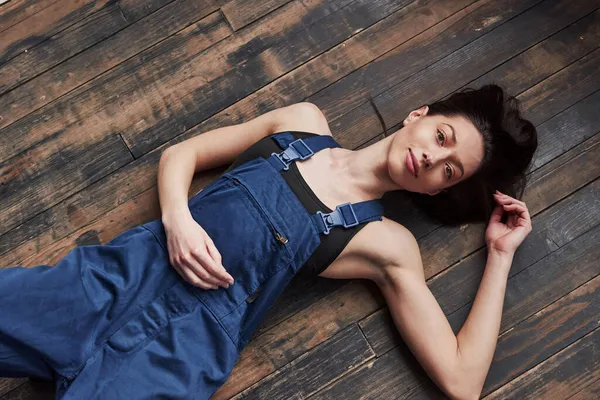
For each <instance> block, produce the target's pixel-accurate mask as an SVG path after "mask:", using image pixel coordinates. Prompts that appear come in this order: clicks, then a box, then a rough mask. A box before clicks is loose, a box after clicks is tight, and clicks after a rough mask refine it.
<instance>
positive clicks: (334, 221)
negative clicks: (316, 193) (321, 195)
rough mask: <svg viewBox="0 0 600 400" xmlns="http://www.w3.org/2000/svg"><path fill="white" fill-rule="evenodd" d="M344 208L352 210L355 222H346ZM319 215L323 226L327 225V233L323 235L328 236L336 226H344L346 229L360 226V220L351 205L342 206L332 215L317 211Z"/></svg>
mask: <svg viewBox="0 0 600 400" xmlns="http://www.w3.org/2000/svg"><path fill="white" fill-rule="evenodd" d="M344 207H347V208H348V209H350V213H351V214H352V217H353V218H354V221H351V222H346V219H345V218H344V216H343V214H342V208H344ZM317 215H318V216H319V217H320V218H321V220H322V221H323V224H324V225H325V232H323V233H324V234H326V235H328V234H329V232H330V231H331V228H332V227H334V226H339V225H342V226H343V227H344V228H350V227H352V226H356V225H358V218H357V217H356V213H355V212H354V208H352V204H351V203H344V204H340V205H339V206H337V207H336V208H335V211H332V212H330V213H323V212H321V211H317Z"/></svg>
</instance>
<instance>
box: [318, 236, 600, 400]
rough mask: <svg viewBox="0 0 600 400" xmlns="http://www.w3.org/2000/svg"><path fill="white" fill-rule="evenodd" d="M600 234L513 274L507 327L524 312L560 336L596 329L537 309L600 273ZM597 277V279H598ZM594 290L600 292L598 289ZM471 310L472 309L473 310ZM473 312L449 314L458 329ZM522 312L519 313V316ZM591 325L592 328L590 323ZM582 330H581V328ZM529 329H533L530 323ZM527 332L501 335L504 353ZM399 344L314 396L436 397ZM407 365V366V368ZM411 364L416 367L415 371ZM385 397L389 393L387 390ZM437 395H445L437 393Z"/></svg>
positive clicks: (504, 326) (504, 324)
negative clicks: (550, 319) (376, 379)
mask: <svg viewBox="0 0 600 400" xmlns="http://www.w3.org/2000/svg"><path fill="white" fill-rule="evenodd" d="M598 235H600V226H596V227H595V228H594V229H592V230H591V231H588V232H587V233H586V234H584V235H582V236H580V237H578V238H577V239H575V240H573V241H572V242H570V243H568V244H567V245H566V246H564V247H562V248H561V249H559V250H557V251H555V252H554V253H552V254H551V255H550V256H548V257H546V258H544V259H542V260H540V261H538V262H537V263H535V264H533V265H532V266H530V267H529V268H527V269H526V270H525V271H523V272H522V273H520V274H517V275H514V276H512V277H511V278H509V281H508V285H507V290H506V303H508V305H507V307H505V309H504V310H503V318H502V326H501V331H504V330H506V329H508V328H510V327H512V326H514V325H515V324H516V323H518V322H520V321H521V320H522V318H521V317H520V316H521V315H526V316H528V317H529V318H530V319H529V321H526V322H524V324H527V323H531V324H533V325H535V324H539V325H541V326H545V327H546V328H545V329H547V330H548V332H552V333H555V332H557V333H556V334H557V336H559V337H560V335H564V336H565V337H567V338H568V335H569V334H570V333H571V331H570V330H571V329H572V330H573V332H575V336H576V335H577V333H576V331H577V329H578V328H581V330H585V329H591V328H590V325H593V324H596V325H597V320H598V318H597V317H596V318H591V320H590V319H588V320H585V319H582V318H577V317H575V318H574V321H573V322H572V324H571V325H566V326H564V327H563V326H560V325H559V326H557V324H552V323H548V320H547V319H546V313H547V312H549V311H546V312H543V313H538V314H536V315H534V314H535V313H536V312H537V311H539V310H540V309H542V308H544V307H545V306H547V305H549V304H552V303H553V302H555V301H556V300H558V299H561V298H562V297H563V296H565V295H566V294H568V293H570V292H571V291H573V290H575V289H576V288H578V287H579V286H581V285H582V284H584V283H586V282H587V281H589V280H591V279H592V278H594V277H596V276H597V275H598V273H600V270H599V267H598V263H597V262H596V261H595V260H597V258H598V257H599V256H600V249H598V246H597V245H595V244H594V243H595V242H596V243H597V241H598V237H599V236H598ZM565 265H566V266H568V268H569V269H570V271H572V273H569V274H565V273H564V268H565V267H564V266H565ZM594 283H595V285H597V283H598V282H597V280H596V282H594ZM586 289H588V288H582V291H581V292H579V293H583V296H587V295H586V294H585V291H586ZM594 293H597V290H596V291H595V292H594ZM594 296H595V295H591V296H590V297H594ZM596 297H597V296H596ZM591 303H594V304H590V305H589V307H590V309H588V310H582V313H585V312H586V311H590V310H591V311H590V312H591V313H592V315H593V313H594V312H596V313H597V312H598V308H597V304H595V303H597V302H594V301H592V302H591ZM559 304H561V303H559ZM556 307H558V306H554V307H553V306H551V308H550V309H549V310H552V311H553V312H554V313H557V314H558V315H560V316H562V317H563V318H564V315H565V313H564V311H565V309H564V307H562V308H558V310H557V309H556ZM465 308H468V307H465ZM580 308H582V309H583V308H584V307H583V306H581V307H580ZM466 311H467V312H468V310H466ZM467 312H456V313H453V314H452V315H450V316H449V317H448V319H449V321H450V324H451V326H452V328H453V330H455V332H456V331H457V330H458V327H459V326H462V324H463V323H464V319H465V317H466V314H467ZM517 314H518V315H519V316H516V315H517ZM532 315H533V316H532ZM530 316H532V317H530ZM557 318H558V317H557ZM531 321H533V322H531ZM577 324H579V325H577ZM524 326H525V325H524ZM586 326H587V327H588V328H585V327H586ZM363 329H364V328H363ZM581 330H580V331H579V332H581ZM524 331H527V330H526V329H524ZM511 332H512V331H511ZM521 332H522V331H521V330H517V331H516V332H515V334H514V335H515V336H507V338H506V340H503V341H499V344H498V345H499V346H502V347H501V348H498V350H497V351H498V354H509V353H510V352H511V350H512V351H513V352H514V351H515V350H514V345H513V344H512V343H513V342H512V341H511V340H510V339H511V338H512V337H518V335H519V334H520V333H521ZM543 333H544V332H542V335H541V336H542V337H543V336H544V335H543ZM507 335H509V334H507ZM398 336H399V335H398ZM566 341H567V342H568V339H566ZM530 343H531V341H530ZM539 343H540V346H547V347H548V348H551V346H552V342H544V341H539ZM504 346H506V347H507V348H505V347H504ZM399 347H400V349H398V348H394V349H393V350H391V351H388V352H386V353H385V354H384V355H382V356H380V357H378V358H377V359H376V361H375V362H374V363H373V364H374V365H369V366H368V368H367V366H365V367H363V368H357V369H356V370H355V371H353V372H351V373H349V374H346V375H345V376H344V377H342V378H341V379H339V380H337V381H336V382H334V384H332V385H331V386H330V387H328V388H327V389H325V390H324V391H322V392H320V393H318V394H317V395H316V396H313V398H314V399H319V398H337V397H336V395H339V394H340V393H350V392H351V393H360V394H361V395H366V396H368V397H369V398H372V397H380V395H381V394H385V393H387V394H388V395H389V394H390V393H397V394H396V395H395V396H394V398H395V399H402V398H411V399H413V398H430V396H421V395H422V394H423V392H421V391H420V390H418V389H417V390H415V388H417V387H419V386H420V385H421V382H428V381H430V379H429V378H428V377H427V375H426V373H425V371H424V370H423V369H422V368H421V367H420V365H418V364H417V361H416V359H415V358H414V356H413V355H412V353H410V352H409V351H406V350H407V349H408V346H406V344H404V343H401V345H400V346H399ZM538 352H539V354H538V356H539V357H542V358H543V348H542V347H538ZM540 354H541V355H540ZM398 359H401V360H398ZM405 369H406V370H407V371H405ZM408 370H410V371H412V372H413V373H412V374H409V373H408ZM379 375H387V376H390V379H387V380H385V381H381V382H377V384H376V385H372V384H371V383H370V380H371V379H373V377H374V376H379ZM424 388H430V389H431V388H434V389H435V391H434V394H435V393H437V394H438V395H439V394H440V393H441V392H440V390H439V389H437V388H436V387H435V384H434V383H433V382H432V381H431V383H429V382H428V383H427V386H426V387H424ZM400 394H404V396H401V395H400ZM427 394H429V393H427ZM381 398H386V397H385V396H382V397H381ZM434 398H445V397H436V396H434ZM511 398H512V397H511ZM515 398H519V397H515Z"/></svg>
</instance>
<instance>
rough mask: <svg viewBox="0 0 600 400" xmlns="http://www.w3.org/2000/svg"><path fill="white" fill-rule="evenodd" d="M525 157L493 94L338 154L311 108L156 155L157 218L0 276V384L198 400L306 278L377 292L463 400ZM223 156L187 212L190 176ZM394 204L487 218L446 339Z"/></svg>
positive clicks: (497, 299)
mask: <svg viewBox="0 0 600 400" xmlns="http://www.w3.org/2000/svg"><path fill="white" fill-rule="evenodd" d="M536 146H537V139H536V131H535V128H534V127H533V125H532V124H531V123H530V122H529V121H526V120H523V119H522V118H521V117H520V115H519V111H518V107H517V102H516V100H515V99H514V98H508V99H506V98H505V95H504V93H503V91H502V89H501V88H500V87H498V86H495V85H488V86H484V87H483V88H481V89H479V90H476V91H473V90H467V91H465V92H461V93H456V94H454V95H452V96H450V97H449V98H448V99H447V100H444V101H441V102H437V103H434V104H431V105H429V106H423V107H421V108H419V109H416V110H414V111H412V112H411V113H410V114H409V115H408V116H407V118H406V119H405V120H404V126H403V128H401V129H400V130H399V131H397V132H395V133H394V134H392V135H390V136H388V137H386V138H385V139H383V140H381V141H379V142H377V143H375V144H373V145H371V146H369V147H366V148H364V149H361V150H360V151H350V150H345V149H343V148H341V146H340V145H339V144H338V143H337V142H336V141H335V140H333V138H332V137H331V133H330V131H329V129H328V127H327V123H326V121H325V118H324V117H323V116H322V114H321V113H320V112H319V111H318V109H316V107H314V106H313V105H311V104H309V103H298V104H295V105H292V106H288V107H283V108H280V109H277V110H273V111H271V112H268V113H265V114H263V115H261V116H259V117H257V118H255V119H253V120H251V121H249V122H246V123H244V124H240V125H235V126H231V127H225V128H219V129H216V130H214V131H211V132H207V133H204V134H203V135H199V136H197V137H194V138H192V139H189V140H187V141H184V142H182V143H180V144H177V145H175V146H172V147H171V148H169V149H168V150H166V151H165V152H164V153H163V155H162V157H161V161H160V164H159V172H158V187H159V200H160V204H161V210H162V217H161V220H156V221H152V222H150V223H147V224H144V225H141V226H138V227H135V228H132V229H130V230H128V231H126V232H124V233H122V234H121V235H119V236H117V237H116V238H114V239H113V240H112V241H111V242H109V243H107V244H106V245H103V246H83V247H79V248H76V249H74V250H73V251H71V252H70V253H69V254H68V255H67V256H66V257H65V258H63V259H62V260H61V261H60V262H59V263H58V264H57V265H56V266H55V267H50V266H38V267H36V268H29V269H24V268H20V267H15V268H8V269H5V270H2V271H0V274H1V275H2V276H1V277H2V280H1V283H0V300H1V301H2V304H3V309H5V310H9V311H8V312H3V313H2V315H0V375H4V376H38V377H42V378H54V379H56V381H57V389H56V394H57V398H72V399H80V398H87V399H93V398H102V399H112V398H130V399H134V398H158V397H163V396H164V397H167V398H171V399H172V398H195V399H196V398H208V397H210V396H211V395H212V394H213V393H214V392H215V391H216V390H217V389H218V388H219V387H220V386H221V385H222V384H223V383H224V382H225V381H226V379H227V377H228V376H229V374H230V372H231V369H232V368H233V365H234V364H235V361H236V359H237V357H238V355H239V353H240V351H241V350H242V349H243V348H244V347H245V345H246V344H247V343H248V341H249V340H250V337H251V334H252V332H254V330H255V329H256V328H257V327H258V325H259V324H260V322H261V321H262V319H263V318H264V316H265V314H266V312H267V310H268V309H269V308H270V306H271V305H272V304H273V302H274V301H275V300H276V299H277V298H278V296H279V295H280V294H281V292H282V291H283V289H284V288H285V286H286V285H287V284H288V283H289V282H290V280H291V279H292V278H293V277H294V275H295V274H297V273H300V271H305V272H308V273H318V274H319V275H320V276H323V277H329V278H338V279H343V278H364V279H371V280H373V281H374V282H376V283H377V284H378V286H379V287H380V288H381V290H382V293H383V294H384V296H385V298H386V300H387V302H388V306H389V308H390V311H391V313H392V316H393V318H394V321H395V323H396V325H397V327H398V329H399V331H400V332H401V334H402V336H403V338H404V340H405V341H406V343H407V344H408V345H409V347H410V348H411V350H412V351H413V353H414V354H415V356H416V358H417V359H418V360H419V362H420V363H421V364H422V365H423V367H424V369H425V370H426V371H427V373H428V374H429V375H430V377H431V378H432V379H433V380H434V381H435V382H436V384H437V385H439V386H440V388H441V389H442V390H444V391H445V392H446V393H447V394H448V395H449V396H450V397H452V398H475V397H477V396H478V395H479V393H480V392H481V389H482V386H483V382H484V380H485V376H486V375H487V371H488V369H489V366H490V363H491V359H492V355H493V352H494V347H495V343H496V338H497V336H498V331H499V325H500V318H501V312H502V304H503V298H504V289H505V286H506V279H507V277H508V271H509V269H510V265H511V262H512V257H513V254H514V252H515V250H516V249H517V247H518V246H519V245H520V243H521V242H522V241H523V240H524V238H525V236H526V235H527V234H528V233H529V232H530V230H531V221H530V216H529V213H528V211H527V207H526V205H525V204H524V203H523V202H521V201H519V200H517V199H515V198H513V197H512V196H514V195H515V190H520V191H522V188H523V186H524V179H523V177H524V171H525V170H526V168H527V166H528V165H529V163H530V161H531V159H532V157H533V153H534V151H535V149H536ZM244 150H245V151H244ZM236 158H237V159H236ZM234 159H236V161H235V163H234V164H233V165H232V166H231V167H230V168H229V169H228V170H227V171H225V173H224V174H223V175H222V176H221V177H220V178H219V179H217V180H215V181H214V182H212V183H211V184H210V185H208V186H207V187H205V188H204V189H203V190H202V191H201V192H200V193H198V194H196V195H195V196H193V197H192V198H191V199H190V200H189V201H188V199H187V191H188V188H189V185H190V183H191V179H192V175H193V173H194V171H198V170H204V169H208V168H213V167H216V166H219V165H224V164H227V163H229V162H231V161H233V160H234ZM332 183H334V184H333V185H332ZM495 188H500V189H501V190H502V192H506V193H507V194H508V195H506V194H503V193H499V192H498V193H494V189H495ZM394 190H407V191H410V192H413V193H415V195H416V196H417V199H416V200H418V205H419V206H422V207H425V209H426V210H429V212H430V213H431V215H433V216H435V217H437V218H439V219H440V220H442V221H443V222H446V223H452V224H455V223H464V222H466V221H478V220H479V221H485V220H488V219H489V225H488V228H487V230H486V243H487V246H488V261H487V266H486V272H485V274H484V276H483V279H482V281H481V286H480V290H479V292H478V295H477V297H476V299H475V302H474V304H473V307H472V309H471V313H470V315H469V317H468V319H467V321H466V323H465V325H464V327H463V329H462V330H461V331H460V333H459V334H458V336H455V335H454V334H453V332H452V330H451V328H450V326H449V324H448V321H447V320H446V318H445V316H444V314H443V312H442V311H441V309H440V307H439V305H438V304H437V302H436V301H435V299H434V298H433V296H432V295H431V292H430V291H429V290H428V288H427V285H426V284H425V279H424V274H423V267H422V264H421V259H420V255H419V250H418V246H417V243H416V241H415V239H414V237H413V236H412V235H411V234H410V233H409V232H408V231H407V230H406V229H405V228H404V227H402V226H401V225H400V224H398V223H396V222H394V221H391V220H390V219H388V218H385V217H384V216H383V207H382V204H381V202H380V198H381V196H382V195H383V194H384V193H385V192H389V191H394ZM427 195H429V196H427ZM511 195H512V196H511ZM423 196H426V197H423ZM520 196H521V194H518V195H517V197H520ZM437 199H439V202H441V204H440V203H439V202H438V200H437ZM492 199H493V200H492ZM448 210H449V211H448ZM505 217H506V221H505V222H503V220H504V218H505ZM370 222H373V223H370ZM36 328H37V329H36Z"/></svg>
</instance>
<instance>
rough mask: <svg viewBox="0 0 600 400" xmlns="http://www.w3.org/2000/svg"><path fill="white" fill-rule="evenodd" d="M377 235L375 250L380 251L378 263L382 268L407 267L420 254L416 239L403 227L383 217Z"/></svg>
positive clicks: (418, 257)
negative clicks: (380, 255)
mask: <svg viewBox="0 0 600 400" xmlns="http://www.w3.org/2000/svg"><path fill="white" fill-rule="evenodd" d="M382 222H383V223H382V224H380V226H379V230H380V234H379V235H377V236H378V238H377V248H378V250H380V251H381V254H382V258H381V261H380V263H381V264H382V266H383V267H390V266H391V267H398V266H409V265H411V264H412V263H413V262H414V261H416V259H418V260H419V261H420V259H421V253H420V250H419V243H418V242H417V239H416V238H415V236H414V235H413V234H412V232H411V231H409V230H408V229H407V228H406V227H405V226H404V225H402V224H399V223H398V222H396V221H394V220H391V219H389V218H386V217H383V220H382Z"/></svg>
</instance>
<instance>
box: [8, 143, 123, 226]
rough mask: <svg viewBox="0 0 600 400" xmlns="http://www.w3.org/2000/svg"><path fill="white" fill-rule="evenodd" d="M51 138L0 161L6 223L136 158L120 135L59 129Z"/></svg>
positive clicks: (53, 202) (58, 199)
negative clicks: (97, 135) (71, 131)
mask: <svg viewBox="0 0 600 400" xmlns="http://www.w3.org/2000/svg"><path fill="white" fill-rule="evenodd" d="M49 139H50V140H45V141H42V142H40V143H39V144H37V145H36V146H34V147H32V148H30V149H29V150H27V151H25V152H24V153H22V154H20V155H19V156H18V157H14V158H12V159H10V160H8V161H5V162H3V163H0V183H1V184H2V188H3V190H2V192H0V208H1V209H2V214H3V218H2V219H3V221H2V222H3V224H6V225H11V224H12V225H14V224H15V223H16V222H18V221H16V219H15V217H18V215H19V214H22V213H23V211H24V210H30V211H31V214H32V215H35V213H36V210H37V211H38V212H39V211H41V210H43V209H44V208H48V207H51V206H53V205H55V204H56V203H57V202H60V201H61V200H62V199H64V198H65V197H67V196H68V195H70V194H71V193H74V192H77V191H79V190H81V189H83V188H85V187H87V186H89V185H90V184H92V183H94V182H96V181H97V180H99V179H101V178H103V177H104V176H106V175H109V174H110V173H111V172H113V171H115V170H116V169H118V168H120V167H122V166H123V165H125V164H127V163H129V162H130V161H131V160H132V159H133V157H132V156H131V153H130V152H129V150H128V149H127V146H125V144H124V143H123V141H122V140H121V138H120V137H119V135H112V136H107V137H104V138H100V139H97V138H94V137H90V136H86V135H81V136H80V137H76V136H75V135H71V136H70V137H69V136H68V135H65V134H61V133H60V132H59V134H57V135H56V136H53V137H51V138H49Z"/></svg>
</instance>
